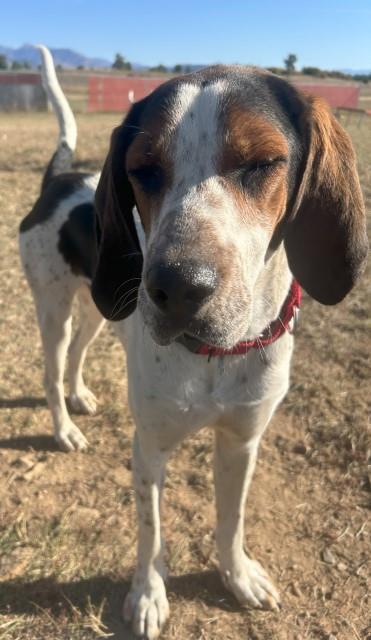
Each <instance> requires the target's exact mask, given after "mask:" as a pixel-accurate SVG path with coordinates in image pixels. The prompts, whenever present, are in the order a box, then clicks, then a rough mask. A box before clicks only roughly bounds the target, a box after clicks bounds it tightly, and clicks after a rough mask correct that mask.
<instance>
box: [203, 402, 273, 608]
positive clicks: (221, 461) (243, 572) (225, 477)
mask: <svg viewBox="0 0 371 640" xmlns="http://www.w3.org/2000/svg"><path fill="white" fill-rule="evenodd" d="M270 404H271V403H270V402H268V403H262V404H261V406H260V407H254V408H253V409H252V410H251V411H248V416H247V420H246V422H245V421H241V423H240V424H238V420H237V423H235V424H234V426H232V425H231V426H229V425H228V426H225V425H222V426H221V427H219V428H217V429H216V434H215V438H216V442H215V460H214V473H215V490H216V508H217V529H216V542H217V547H218V554H219V562H220V572H221V576H222V579H223V582H224V584H225V586H226V587H227V588H228V589H229V590H230V591H232V593H233V594H234V595H235V597H236V598H237V600H238V601H239V602H240V604H242V605H248V606H253V607H258V608H269V609H277V608H278V606H279V602H280V600H279V595H278V593H277V591H276V589H275V588H274V586H273V585H272V583H271V582H270V579H269V577H268V576H267V574H266V573H265V571H264V569H263V568H262V567H261V566H260V564H259V563H258V562H256V561H254V560H251V559H250V558H248V557H247V555H246V553H245V551H244V511H245V501H246V496H247V491H248V488H249V484H250V480H251V477H252V475H253V472H254V468H255V462H256V458H257V453H258V446H259V441H260V438H261V435H262V432H263V431H264V428H265V425H266V424H267V422H268V420H269V417H270V414H271V413H272V412H273V410H272V409H271V407H270ZM268 415H269V417H268ZM267 417H268V420H267Z"/></svg>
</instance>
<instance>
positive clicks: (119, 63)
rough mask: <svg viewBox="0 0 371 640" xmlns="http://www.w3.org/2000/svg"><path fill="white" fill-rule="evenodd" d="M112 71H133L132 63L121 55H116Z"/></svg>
mask: <svg viewBox="0 0 371 640" xmlns="http://www.w3.org/2000/svg"><path fill="white" fill-rule="evenodd" d="M112 69H118V70H119V71H131V63H130V62H127V61H126V60H125V58H124V56H122V55H121V53H116V56H115V61H114V62H113V64H112Z"/></svg>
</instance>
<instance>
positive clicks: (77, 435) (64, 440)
mask: <svg viewBox="0 0 371 640" xmlns="http://www.w3.org/2000/svg"><path fill="white" fill-rule="evenodd" d="M54 435H55V439H56V441H57V442H58V444H59V446H60V448H61V449H63V451H84V450H85V449H87V447H88V445H89V443H88V441H87V439H86V438H85V436H84V434H83V433H81V431H80V429H79V428H78V427H76V425H75V424H74V423H73V422H72V420H69V421H68V422H66V423H64V424H63V426H62V428H61V429H59V431H56V432H55V434H54Z"/></svg>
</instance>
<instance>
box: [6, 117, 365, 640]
mask: <svg viewBox="0 0 371 640" xmlns="http://www.w3.org/2000/svg"><path fill="white" fill-rule="evenodd" d="M117 121H118V116H114V115H99V116H98V115H97V116H88V115H80V116H79V118H78V126H79V147H78V154H77V165H78V166H79V167H80V168H82V169H86V168H99V167H100V165H101V161H102V159H103V157H104V155H105V152H106V150H107V145H108V140H109V134H110V131H111V129H112V127H113V126H114V125H115V124H116V122H117ZM345 124H346V126H347V128H348V129H349V130H350V132H351V134H352V137H353V140H354V143H355V145H356V148H357V151H358V155H359V167H360V174H361V179H362V184H363V189H364V194H365V198H366V201H367V203H368V208H369V211H370V209H371V118H368V119H367V118H363V119H361V120H359V119H358V118H356V119H354V120H352V118H350V119H349V117H348V118H347V121H346V123H345ZM56 131H57V128H56V123H55V120H54V118H53V116H52V115H46V114H39V115H14V116H9V115H5V114H0V211H1V215H0V238H1V249H0V307H1V314H0V327H1V328H0V354H1V360H0V416H1V421H0V425H1V431H0V578H1V582H0V640H16V639H17V640H49V639H51V640H62V639H63V640H90V639H93V638H104V637H113V638H116V639H117V640H119V639H120V640H123V639H125V640H130V639H131V638H132V634H131V632H130V631H129V629H128V628H127V627H126V626H124V625H123V623H122V622H121V619H120V611H121V604H122V600H123V597H124V595H125V593H126V592H127V590H128V587H129V583H130V578H131V575H132V571H133V566H134V561H135V540H136V521H135V509H134V497H133V490H132V488H131V477H130V459H131V439H132V433H133V422H132V419H131V417H130V414H129V412H128V409H127V405H126V389H125V387H126V381H125V359H124V354H123V352H122V349H121V347H120V345H119V344H118V342H117V340H116V338H114V336H113V334H112V333H111V331H110V330H109V329H108V328H107V329H106V330H105V331H104V332H103V334H102V335H101V336H100V337H99V339H98V340H97V341H96V343H95V344H94V346H93V347H92V348H91V350H90V352H89V356H88V363H87V367H86V378H87V381H88V384H89V386H90V387H91V388H92V390H93V391H94V392H95V393H96V394H97V396H98V397H99V399H100V410H99V413H98V415H97V416H96V417H85V416H76V423H77V424H78V425H79V427H80V428H81V429H82V430H83V432H84V434H85V435H86V436H87V438H88V439H89V441H90V444H91V447H90V449H89V451H88V452H87V453H74V454H64V453H61V452H59V451H58V450H57V448H56V446H55V445H54V442H53V439H52V437H51V418H50V415H49V412H48V410H47V408H46V405H45V399H44V391H43V387H42V375H43V373H42V372H43V359H42V354H41V348H40V338H39V334H38V329H37V324H36V321H35V314H34V307H33V304H32V302H31V296H30V292H29V289H28V287H27V285H26V282H25V279H24V277H23V275H22V273H21V270H20V265H19V258H18V249H17V227H18V224H19V221H20V219H21V217H22V216H23V215H24V214H25V213H26V212H27V211H28V210H29V208H30V207H31V205H32V203H33V202H34V199H35V197H36V195H37V193H38V190H39V185H40V179H41V174H42V171H43V169H44V166H45V164H46V162H47V161H48V159H49V157H50V155H51V153H52V151H53V149H54V142H55V138H56ZM367 275H368V284H369V275H370V271H368V274H367ZM370 307H371V295H370V288H369V287H367V277H364V278H363V280H362V282H361V284H360V285H359V286H358V287H357V289H356V290H355V291H354V292H352V293H351V295H349V297H348V298H347V300H346V301H345V302H343V303H342V304H340V305H339V306H337V307H335V308H325V307H321V306H320V305H318V304H316V303H314V302H313V301H311V300H310V299H309V298H307V297H306V298H305V300H304V303H303V309H302V315H301V324H300V327H299V331H298V334H297V339H296V349H295V356H294V362H293V370H292V386H291V391H290V393H289V394H288V396H287V398H286V400H285V401H284V403H283V404H282V406H281V407H280V409H279V410H278V412H277V413H276V415H275V417H274V418H273V420H272V423H271V426H270V428H269V430H268V432H267V435H266V437H265V439H264V442H263V444H262V447H261V452H260V457H259V462H258V465H257V471H256V475H255V478H254V481H253V483H252V489H251V492H250V495H249V500H248V506H247V512H246V524H247V532H246V547H247V549H248V551H249V552H250V553H251V554H252V555H253V556H254V557H255V558H257V559H259V560H260V561H261V562H262V563H263V564H264V566H265V567H266V568H267V569H268V571H269V572H270V574H271V575H272V577H273V578H274V579H275V582H276V583H277V585H278V586H279V588H280V591H281V594H282V600H283V609H282V611H281V612H280V613H279V614H277V613H268V612H261V611H249V610H243V609H241V608H240V607H238V606H237V604H236V602H235V601H234V600H233V598H232V597H231V596H229V595H228V593H227V592H226V591H225V589H224V588H223V586H222V584H221V581H220V579H219V577H218V574H217V572H216V564H215V562H216V558H215V550H214V541H213V526H214V508H213V487H212V449H213V439H212V433H210V432H208V431H204V432H202V433H200V434H199V435H198V436H197V437H194V438H192V439H190V440H188V441H186V442H185V443H184V444H183V445H182V446H181V448H180V449H179V450H178V451H177V453H176V455H175V456H174V458H173V459H172V461H171V464H170V467H169V473H168V479H167V483H166V492H165V500H166V506H165V510H164V532H165V536H166V539H167V542H168V564H169V567H170V578H169V582H168V593H169V599H170V606H171V613H172V615H171V619H170V622H169V624H168V625H167V627H166V629H165V632H164V633H163V636H162V637H163V638H164V640H170V639H173V640H325V639H327V640H361V639H362V640H366V639H367V640H370V639H371V626H370V617H369V613H370V593H369V590H368V584H367V579H368V577H369V576H370V551H371V546H370V539H369V532H370V531H369V529H370V527H369V522H368V518H369V515H370V507H371V502H370V491H371V476H370V472H369V471H368V468H367V457H368V456H370V452H371V433H370V427H369V422H368V418H369V400H370V368H371V364H370V363H371V360H370V349H369V346H370Z"/></svg>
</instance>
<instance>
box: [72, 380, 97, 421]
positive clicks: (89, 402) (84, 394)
mask: <svg viewBox="0 0 371 640" xmlns="http://www.w3.org/2000/svg"><path fill="white" fill-rule="evenodd" d="M69 401H70V405H71V408H72V410H73V411H74V412H75V413H85V414H87V415H89V416H93V415H94V414H95V413H96V411H97V405H98V400H97V399H96V397H95V395H94V393H92V392H91V391H90V389H88V388H87V387H84V388H83V389H81V390H80V391H79V392H78V393H71V395H70V397H69Z"/></svg>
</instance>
